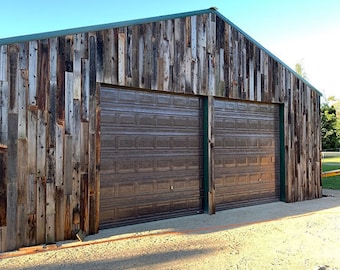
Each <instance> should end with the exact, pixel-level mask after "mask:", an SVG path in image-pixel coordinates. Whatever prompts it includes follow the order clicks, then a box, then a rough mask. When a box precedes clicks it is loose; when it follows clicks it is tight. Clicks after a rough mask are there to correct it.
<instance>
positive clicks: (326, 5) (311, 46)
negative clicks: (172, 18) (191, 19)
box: [0, 0, 340, 99]
mask: <svg viewBox="0 0 340 270" xmlns="http://www.w3.org/2000/svg"><path fill="white" fill-rule="evenodd" d="M212 6H214V7H217V8H218V11H219V12H220V13H221V14H223V15H224V16H225V17H226V18H228V19H229V20H230V21H232V22H233V23H234V24H236V25H237V26H238V27H240V28H241V29H242V30H243V31H244V32H246V33H247V34H249V35H250V36H251V37H253V38H254V39H255V40H256V41H258V42H259V43H260V44H262V45H263V46H264V47H265V48H267V49H268V50H269V51H271V52H272V53H273V54H275V55H276V56H277V57H279V58H280V59H281V60H282V61H283V62H285V63H286V64H287V65H289V66H290V67H292V68H294V66H295V64H296V63H298V62H300V63H302V65H303V66H304V68H305V72H306V73H307V77H308V81H309V82H310V83H311V84H313V85H314V86H315V87H316V88H317V89H318V90H319V91H321V92H323V93H325V96H326V97H328V96H331V95H335V96H336V97H337V98H338V99H340V86H339V85H338V77H340V69H339V66H338V63H340V46H339V44H340V42H339V41H340V1H339V0H257V1H254V0H171V1H162V0H158V1H157V0H144V1H143V0H123V1H121V0H96V1H93V0H58V1H46V0H30V1H27V0H11V1H3V2H2V3H1V4H0V7H1V10H2V12H1V16H0V39H1V38H6V37H13V36H20V35H27V34H35V33H41V32H48V31H55V30H63V29H69V28H75V27H81V26H90V25H97V24H104V23H111V22H118V21H125V20H133V19H140V18H147V17H153V16H161V15H168V14H174V13H180V12H188V11H194V10H200V9H207V8H209V7H212ZM4 11H5V12H4Z"/></svg>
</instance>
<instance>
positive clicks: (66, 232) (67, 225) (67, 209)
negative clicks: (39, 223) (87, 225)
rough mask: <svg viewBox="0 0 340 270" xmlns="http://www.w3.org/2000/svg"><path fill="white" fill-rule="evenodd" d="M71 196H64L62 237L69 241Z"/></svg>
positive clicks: (70, 232) (70, 235)
mask: <svg viewBox="0 0 340 270" xmlns="http://www.w3.org/2000/svg"><path fill="white" fill-rule="evenodd" d="M71 196H72V195H66V196H65V216H64V220H65V222H64V237H65V238H66V239H71V237H72V225H71Z"/></svg>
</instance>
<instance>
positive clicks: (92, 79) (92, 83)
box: [89, 35, 97, 95]
mask: <svg viewBox="0 0 340 270" xmlns="http://www.w3.org/2000/svg"><path fill="white" fill-rule="evenodd" d="M89 38H90V42H89V43H90V48H89V50H90V53H89V87H90V95H93V94H94V93H95V91H96V87H97V86H96V82H97V78H96V76H97V75H96V74H97V71H96V52H97V49H96V47H97V42H96V37H95V36H93V35H91V36H90V37H89Z"/></svg>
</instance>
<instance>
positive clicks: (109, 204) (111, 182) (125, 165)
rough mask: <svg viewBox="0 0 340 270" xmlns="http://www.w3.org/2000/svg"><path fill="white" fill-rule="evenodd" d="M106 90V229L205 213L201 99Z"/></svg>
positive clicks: (103, 146) (103, 201)
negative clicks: (202, 209) (158, 218)
mask: <svg viewBox="0 0 340 270" xmlns="http://www.w3.org/2000/svg"><path fill="white" fill-rule="evenodd" d="M101 92H102V94H101V99H102V100H101V105H102V108H101V114H102V117H101V119H102V123H101V212H103V215H101V219H100V223H101V227H108V226H115V225H121V224H125V223H131V222H142V221H145V220H149V219H157V217H161V216H167V215H176V213H189V212H190V213H192V212H196V211H200V210H201V208H202V184H201V181H202V177H203V172H202V163H203V158H202V156H203V151H202V142H203V139H202V134H203V131H202V123H201V122H202V119H201V118H202V110H201V109H202V104H201V101H200V99H199V98H198V97H187V96H177V95H170V94H165V93H159V92H144V91H134V90H121V89H110V88H103V89H101ZM111 93H113V94H112V98H111ZM103 97H104V98H105V100H103ZM179 202H181V203H179Z"/></svg>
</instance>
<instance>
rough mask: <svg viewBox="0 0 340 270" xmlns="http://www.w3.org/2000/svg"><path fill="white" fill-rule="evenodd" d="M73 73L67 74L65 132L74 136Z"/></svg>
mask: <svg viewBox="0 0 340 270" xmlns="http://www.w3.org/2000/svg"><path fill="white" fill-rule="evenodd" d="M73 78H74V77H73V73H71V72H66V73H65V132H66V134H73V133H74V129H73V117H74V114H73V86H74V80H73Z"/></svg>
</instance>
